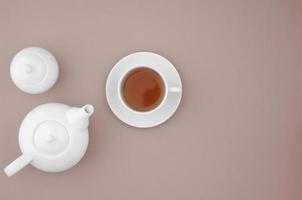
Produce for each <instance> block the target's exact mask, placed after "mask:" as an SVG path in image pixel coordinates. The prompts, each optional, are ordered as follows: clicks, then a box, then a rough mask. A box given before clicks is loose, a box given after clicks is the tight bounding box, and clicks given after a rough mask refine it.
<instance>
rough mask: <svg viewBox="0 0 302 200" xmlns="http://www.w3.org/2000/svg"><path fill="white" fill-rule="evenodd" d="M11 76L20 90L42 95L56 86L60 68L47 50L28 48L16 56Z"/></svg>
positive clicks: (12, 63)
mask: <svg viewBox="0 0 302 200" xmlns="http://www.w3.org/2000/svg"><path fill="white" fill-rule="evenodd" d="M10 74H11V78H12V80H13V82H14V83H15V85H16V86H17V87H18V88H19V89H20V90H22V91H24V92H26V93H30V94H40V93H43V92H46V91H47V90H49V89H50V88H51V87H52V86H53V85H54V84H55V82H56V81H57V78H58V75H59V66H58V62H57V60H56V59H55V57H54V56H53V55H52V54H51V53H50V52H49V51H47V50H46V49H43V48H40V47H28V48H25V49H23V50H21V51H20V52H18V53H17V54H16V55H15V57H14V58H13V60H12V62H11V65H10Z"/></svg>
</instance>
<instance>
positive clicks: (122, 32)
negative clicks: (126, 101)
mask: <svg viewBox="0 0 302 200" xmlns="http://www.w3.org/2000/svg"><path fill="white" fill-rule="evenodd" d="M28 46H41V47H45V48H47V49H49V50H50V51H51V52H53V53H54V54H55V56H56V57H57V59H58V61H59V63H60V70H61V71H60V78H59V80H58V82H57V84H56V85H55V87H54V88H53V89H51V90H50V91H49V92H47V93H45V94H42V95H28V94H25V93H23V92H21V91H20V90H18V89H17V88H16V87H15V86H14V85H13V83H12V81H11V79H10V77H9V64H10V61H11V59H12V57H13V56H14V54H15V53H16V52H18V51H19V50H20V49H22V48H24V47H28ZM135 51H153V52H157V53H159V54H162V55H163V56H165V57H167V58H168V59H169V60H171V62H172V63H174V64H175V66H176V68H177V69H178V70H179V72H180V74H181V76H182V80H183V85H184V95H183V100H182V103H181V105H180V107H179V110H178V111H177V112H176V114H175V115H174V116H173V117H172V118H171V119H170V120H169V121H168V122H167V123H165V124H163V125H161V126H159V127H156V128H151V129H137V128H132V127H130V126H127V125H125V124H123V123H122V122H121V121H119V120H118V119H117V118H116V117H115V116H114V115H113V114H112V112H111V111H110V109H109V107H108V105H107V102H106V99H105V81H106V77H107V75H108V73H109V71H110V69H111V67H112V66H113V65H114V64H115V63H116V62H117V61H118V60H119V59H120V58H122V57H123V56H125V55H127V54H130V53H133V52H135ZM301 54H302V2H301V1H299V0H297V1H294V0H287V1H286V0H280V1H278V0H270V1H269V0H261V1H257V0H249V1H247V0H245V1H239V0H238V1H231V0H230V1H227V0H225V1H211V0H206V1H161V0H157V1H151V0H150V1H145V2H143V1H122V0H121V1H109V0H108V1H97V0H95V1H33V0H27V1H21V0H20V1H9V0H7V1H4V0H1V1H0V89H1V91H0V100H1V106H2V109H1V112H2V115H1V117H0V121H1V123H0V167H1V168H4V167H5V166H6V165H7V164H8V163H10V162H11V161H12V160H13V159H15V158H16V157H17V156H18V155H19V154H20V150H19V147H18V141H17V137H18V128H19V125H20V123H21V121H22V119H23V117H24V116H25V115H26V113H27V112H28V111H30V110H31V109H32V108H34V107H35V106H37V105H39V104H42V103H45V102H49V101H55V102H64V103H67V104H70V105H82V104H85V103H92V104H94V105H95V107H96V112H95V115H94V116H93V118H92V121H91V127H90V138H91V142H90V145H89V148H88V152H87V154H86V157H85V158H84V159H83V160H82V161H81V162H80V163H79V165H77V166H76V167H74V168H73V169H71V170H69V171H66V172H64V173H57V174H48V173H44V172H41V171H38V170H36V169H34V168H32V167H31V166H29V167H27V168H25V169H24V170H23V171H21V172H20V173H18V174H16V175H15V176H13V177H11V178H8V177H6V176H5V175H4V173H0V199H1V200H2V199H3V200H4V199H12V200H16V199H32V200H36V199H39V200H41V199H43V200H44V199H45V200H53V199H75V200H76V199H98V200H99V199H104V200H120V199H123V200H155V199H162V200H284V199H286V200H301V199H302V55H301Z"/></svg>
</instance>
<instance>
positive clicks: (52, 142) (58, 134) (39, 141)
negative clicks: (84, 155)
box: [33, 120, 69, 156]
mask: <svg viewBox="0 0 302 200" xmlns="http://www.w3.org/2000/svg"><path fill="white" fill-rule="evenodd" d="M33 143H34V144H33V145H34V147H35V149H36V150H37V151H38V152H39V153H41V154H44V155H50V156H54V155H58V154H60V153H62V152H63V151H64V150H65V149H66V147H67V146H68V144H69V134H68V131H67V130H66V128H65V127H64V125H62V124H61V123H59V122H57V121H53V120H48V121H44V122H42V123H41V124H39V125H38V127H37V128H36V129H35V131H34V136H33Z"/></svg>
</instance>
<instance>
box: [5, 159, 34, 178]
mask: <svg viewBox="0 0 302 200" xmlns="http://www.w3.org/2000/svg"><path fill="white" fill-rule="evenodd" d="M32 160H33V159H32V157H30V156H28V155H25V154H22V155H21V156H19V158H17V159H16V160H14V161H13V162H12V163H11V164H9V165H8V166H7V167H5V169H4V172H5V174H6V175H7V176H12V175H14V174H15V173H17V172H18V171H20V170H21V169H23V168H24V167H25V166H26V165H28V164H29V163H30V162H31V161H32Z"/></svg>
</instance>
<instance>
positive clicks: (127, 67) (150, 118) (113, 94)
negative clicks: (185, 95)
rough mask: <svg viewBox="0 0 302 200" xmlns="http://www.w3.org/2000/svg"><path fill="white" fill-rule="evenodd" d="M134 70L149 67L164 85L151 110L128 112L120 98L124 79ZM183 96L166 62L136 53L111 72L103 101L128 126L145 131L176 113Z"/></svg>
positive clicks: (124, 59) (151, 55)
mask: <svg viewBox="0 0 302 200" xmlns="http://www.w3.org/2000/svg"><path fill="white" fill-rule="evenodd" d="M137 67H149V68H151V69H153V70H155V71H156V72H158V73H159V74H160V76H161V77H162V79H163V81H164V82H165V88H166V90H165V97H164V98H163V100H162V102H161V104H160V105H159V106H158V107H156V108H155V109H154V110H151V111H148V112H138V111H135V110H132V109H131V108H129V107H128V106H127V105H126V104H125V103H124V101H123V99H122V97H121V94H120V85H121V83H122V81H123V78H124V77H125V75H126V74H127V73H128V72H129V71H131V70H133V69H134V68H137ZM181 95H182V84H181V79H180V76H179V74H178V72H177V71H176V69H175V67H174V66H173V65H172V63H170V62H169V61H168V60H167V59H166V58H164V57H162V56H160V55H158V54H155V53H151V52H138V53H133V54H130V55H128V56H126V57H124V58H122V59H121V60H120V61H118V63H116V64H115V66H114V67H113V69H112V70H111V72H110V74H109V76H108V79H107V83H106V97H107V101H108V104H109V106H110V108H111V110H112V112H113V113H114V114H115V115H116V116H117V117H118V118H119V119H120V120H122V121H123V122H125V123H126V124H128V125H130V126H134V127H139V128H148V127H153V126H157V125H159V124H162V123H163V122H165V121H166V120H168V119H169V118H170V117H171V116H172V115H173V114H174V113H175V111H176V110H177V108H178V106H179V103H180V100H181Z"/></svg>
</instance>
